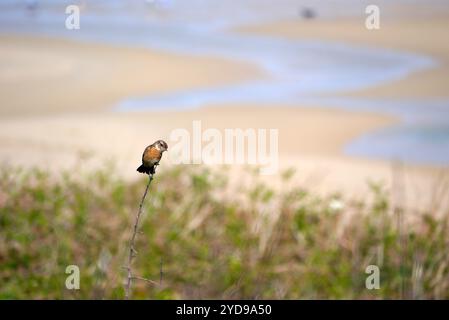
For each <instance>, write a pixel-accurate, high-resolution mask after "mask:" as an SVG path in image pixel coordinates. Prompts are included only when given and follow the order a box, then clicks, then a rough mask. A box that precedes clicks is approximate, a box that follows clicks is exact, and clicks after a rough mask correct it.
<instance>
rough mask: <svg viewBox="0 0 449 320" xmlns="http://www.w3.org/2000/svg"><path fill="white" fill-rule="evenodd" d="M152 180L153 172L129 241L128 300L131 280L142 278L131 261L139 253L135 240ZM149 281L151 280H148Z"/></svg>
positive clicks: (126, 289) (126, 288)
mask: <svg viewBox="0 0 449 320" xmlns="http://www.w3.org/2000/svg"><path fill="white" fill-rule="evenodd" d="M151 181H153V175H152V174H150V175H149V179H148V184H147V187H146V188H145V192H144V194H143V197H142V200H141V201H140V205H139V212H138V213H137V216H136V221H135V223H134V232H133V234H132V236H131V240H130V241H129V255H128V265H127V266H126V267H125V269H126V270H127V271H128V276H127V281H126V285H125V299H126V300H128V299H129V293H130V290H131V281H132V279H140V277H135V276H133V275H132V271H131V263H132V260H133V258H134V257H135V256H136V254H137V251H136V249H135V248H134V242H135V240H136V235H137V232H138V231H137V230H138V226H139V219H140V216H141V214H142V208H143V203H144V201H145V198H146V196H147V193H148V189H149V188H150V184H151ZM141 280H146V279H145V278H141ZM148 281H151V280H148Z"/></svg>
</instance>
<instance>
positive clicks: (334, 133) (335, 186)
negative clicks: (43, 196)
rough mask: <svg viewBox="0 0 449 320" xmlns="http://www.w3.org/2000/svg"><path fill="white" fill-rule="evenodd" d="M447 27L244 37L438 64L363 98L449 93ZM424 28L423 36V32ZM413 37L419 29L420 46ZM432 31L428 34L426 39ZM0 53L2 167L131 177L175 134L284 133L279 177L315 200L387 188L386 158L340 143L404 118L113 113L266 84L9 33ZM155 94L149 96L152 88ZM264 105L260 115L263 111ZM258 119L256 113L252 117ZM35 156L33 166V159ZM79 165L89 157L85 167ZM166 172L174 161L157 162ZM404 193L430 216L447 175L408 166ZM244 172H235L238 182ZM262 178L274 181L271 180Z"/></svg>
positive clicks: (195, 63) (243, 75) (132, 53)
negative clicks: (316, 43)
mask: <svg viewBox="0 0 449 320" xmlns="http://www.w3.org/2000/svg"><path fill="white" fill-rule="evenodd" d="M447 25H448V23H447V22H446V21H444V20H435V21H431V22H429V23H427V24H425V25H424V26H423V24H420V25H419V26H416V27H415V29H414V24H412V23H411V22H410V21H398V22H394V23H393V22H391V24H388V25H387V23H385V25H383V26H382V29H381V30H380V31H378V32H376V33H373V32H371V33H369V32H367V31H366V30H365V29H364V27H363V24H361V22H360V21H354V20H341V21H310V22H300V21H299V22H298V21H295V22H291V21H290V22H289V21H287V22H279V23H272V24H269V25H262V26H260V25H258V26H248V27H245V28H241V29H240V30H238V31H239V32H243V33H244V32H247V33H259V34H264V35H271V36H278V37H292V38H303V37H305V38H307V37H310V38H313V39H322V40H331V41H343V42H348V43H353V44H357V45H373V43H376V45H379V46H384V47H385V48H392V49H400V50H411V51H417V52H423V53H426V54H430V55H432V56H434V57H436V58H437V59H438V60H439V61H440V62H441V65H440V66H439V67H438V68H435V69H433V70H428V71H424V72H421V73H417V74H413V75H411V76H410V77H408V78H406V79H403V80H400V81H397V82H395V83H392V84H385V85H382V86H379V87H376V88H370V89H366V90H362V91H359V92H352V93H350V95H353V96H358V95H360V96H368V97H373V96H374V97H436V98H438V97H446V96H447V92H449V90H447V89H448V87H447V86H448V82H447V81H445V76H446V74H447V70H448V69H447V68H448V62H449V60H448V59H449V50H448V48H449V47H448V45H447V44H446V43H443V41H441V36H443V34H442V33H444V28H443V27H445V26H447ZM418 29H419V30H418ZM415 32H421V33H422V36H419V37H418V38H419V39H422V42H417V41H415V40H416V37H415ZM428 33H431V34H432V35H433V36H425V35H427V34H428ZM0 43H1V45H0V61H1V64H2V65H1V69H2V73H1V75H0V83H1V86H0V97H1V101H2V107H1V109H0V114H1V118H0V161H1V162H3V163H7V164H11V165H20V166H26V167H36V166H37V167H43V168H47V169H51V170H59V169H62V168H64V169H68V168H74V167H77V166H80V167H79V169H80V170H81V166H83V168H84V167H85V166H87V167H88V168H91V167H95V166H99V165H104V164H105V163H110V162H111V163H112V162H113V163H114V166H115V168H116V170H117V172H118V173H119V174H121V175H124V176H126V177H129V178H130V179H135V178H137V177H138V176H136V174H135V167H136V166H137V165H138V164H139V162H140V156H141V152H142V149H143V147H144V146H146V145H147V144H149V142H152V141H153V140H156V139H157V138H163V139H167V140H169V139H168V137H169V133H170V132H171V131H172V130H173V129H176V128H186V129H188V130H189V129H190V128H191V126H192V121H193V120H201V121H202V124H203V127H205V128H207V127H213V128H218V129H219V130H223V129H225V128H278V129H279V139H280V141H279V143H280V145H279V150H280V169H281V170H284V169H286V168H290V167H293V168H295V169H296V171H297V175H296V178H295V179H296V182H297V183H299V184H302V185H304V186H306V187H307V188H309V189H311V190H313V191H317V192H319V193H325V194H329V193H334V192H343V193H345V194H346V195H347V196H349V197H355V198H357V197H359V196H363V195H364V194H366V192H367V190H368V189H369V187H368V184H367V181H375V182H383V183H384V184H385V186H386V187H387V188H389V187H391V179H392V164H391V162H389V161H380V160H370V159H362V158H354V157H348V156H345V155H344V154H343V153H342V149H343V147H344V146H345V145H346V144H347V143H348V142H349V141H351V139H354V138H355V137H358V136H360V135H362V134H364V133H367V132H370V131H372V130H376V129H380V128H383V127H386V126H391V125H393V124H395V123H397V121H398V120H397V119H395V118H393V117H391V116H387V115H383V114H377V113H372V112H371V113H370V112H350V111H342V110H336V109H326V108H323V107H320V106H306V105H304V106H293V107H285V106H282V105H268V106H264V107H263V108H257V106H255V105H248V104H239V105H226V106H223V105H208V106H204V107H202V108H198V109H193V110H189V111H166V112H162V111H158V112H156V111H152V112H151V111H148V112H139V113H138V112H135V113H117V112H112V111H111V106H113V105H114V104H115V103H117V102H118V101H119V100H120V99H123V98H126V97H128V96H139V95H146V94H150V93H166V92H170V91H172V90H180V89H186V90H188V89H192V88H195V87H197V86H204V85H217V84H226V83H239V82H244V81H245V80H247V79H254V78H260V77H265V76H266V75H265V74H264V72H263V71H262V70H259V69H258V68H257V67H255V66H253V65H249V64H245V63H241V62H238V61H228V60H223V59H217V58H212V57H200V56H187V55H174V54H169V53H166V52H157V51H152V50H151V51H150V50H143V49H130V48H124V47H114V46H107V45H99V44H89V43H79V42H74V41H68V40H56V39H50V38H48V39H47V38H44V39H43V38H33V37H13V36H2V39H1V42H0ZM148 88H151V90H150V91H149V90H148ZM256 108H257V109H256ZM255 115H257V116H255ZM30 159H31V160H30ZM80 159H84V160H83V161H81V160H80ZM165 165H170V163H169V161H166V162H165V163H163V164H162V167H163V166H165ZM404 172H405V176H406V178H405V179H406V180H407V185H408V186H409V187H408V188H407V197H408V199H409V201H410V204H411V205H412V206H414V207H420V208H426V207H428V206H429V205H430V203H431V201H432V199H433V197H434V196H435V195H434V193H432V192H430V191H429V190H432V189H433V188H434V186H435V185H438V183H440V180H441V177H442V174H441V173H442V172H445V170H444V169H441V168H434V167H430V166H411V165H405V167H404ZM239 174H240V173H237V177H238V175H239ZM266 179H271V180H272V179H273V178H272V177H268V178H266Z"/></svg>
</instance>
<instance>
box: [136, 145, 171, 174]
mask: <svg viewBox="0 0 449 320" xmlns="http://www.w3.org/2000/svg"><path fill="white" fill-rule="evenodd" d="M167 149H168V145H167V143H166V142H165V141H164V140H158V141H156V142H155V143H153V144H151V145H149V146H148V147H146V148H145V151H144V152H143V155H142V165H141V166H140V167H138V168H137V171H139V172H141V173H146V174H148V175H149V174H154V172H155V168H156V166H157V165H158V164H159V161H160V160H161V158H162V153H163V152H164V151H167Z"/></svg>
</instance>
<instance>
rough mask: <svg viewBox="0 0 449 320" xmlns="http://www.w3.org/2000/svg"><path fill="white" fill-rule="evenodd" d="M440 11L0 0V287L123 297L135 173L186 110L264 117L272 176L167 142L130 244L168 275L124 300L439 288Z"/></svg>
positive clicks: (142, 261)
mask: <svg viewBox="0 0 449 320" xmlns="http://www.w3.org/2000/svg"><path fill="white" fill-rule="evenodd" d="M70 5H76V6H77V7H76V8H78V9H79V14H80V15H79V28H74V29H73V28H70V27H69V28H68V27H67V21H68V19H69V25H70V23H73V21H74V20H72V19H71V14H73V12H72V11H66V9H67V7H68V6H70ZM369 5H376V6H377V7H378V8H379V28H378V29H369V28H367V25H366V21H367V19H368V20H369V21H371V20H370V15H371V12H367V11H366V10H367V7H368V6H369ZM448 16H449V1H447V0H430V1H423V0H414V1H405V0H398V1H394V2H391V1H386V0H385V1H384V0H379V1H376V2H375V3H373V1H364V0H344V1H332V0H322V1H319V2H318V1H305V0H304V1H303V0H278V1H274V0H244V1H238V2H235V3H234V2H230V1H224V0H190V1H186V0H184V1H178V0H147V1H143V0H132V1H131V0H130V1H120V0H107V1H106V0H104V1H102V0H92V1H87V0H85V1H63V0H47V1H44V0H42V1H40V0H28V1H27V0H23V1H20V0H19V1H9V0H2V1H1V2H0V101H1V105H0V166H1V172H2V175H1V184H0V186H1V187H0V228H1V229H0V231H1V232H0V283H2V286H1V288H0V298H36V299H41V298H55V299H64V298H96V299H101V298H121V297H123V289H122V282H123V281H122V280H123V279H122V278H123V277H124V274H123V270H122V269H121V266H122V265H123V261H124V258H125V252H126V245H127V239H128V238H129V235H130V234H129V232H130V227H131V222H132V221H133V217H134V214H135V213H136V210H137V207H138V202H139V197H140V196H141V192H143V189H144V181H143V178H142V177H139V175H138V174H137V173H136V172H135V168H136V167H137V166H138V165H139V164H140V161H141V154H142V151H143V149H144V147H145V146H147V145H149V144H151V143H152V142H154V141H155V140H157V139H164V140H166V141H167V142H168V145H169V146H170V145H171V144H172V143H173V141H170V133H171V132H173V130H175V129H178V128H185V129H187V130H188V131H191V130H192V121H194V120H200V121H201V123H202V127H203V129H207V128H216V129H218V130H220V131H221V132H223V130H224V129H226V128H231V129H233V128H243V129H248V128H249V129H256V130H257V129H270V128H273V129H278V130H279V173H278V174H276V175H272V176H261V175H260V174H259V172H258V168H257V167H256V166H251V165H243V166H242V165H235V166H233V165H232V166H229V165H228V166H224V165H207V166H206V165H186V166H179V165H176V164H175V163H174V161H173V160H174V159H173V158H172V157H171V156H170V152H168V154H167V155H164V158H163V161H162V163H161V166H160V168H159V172H161V173H160V174H158V175H157V176H156V177H157V179H156V181H155V184H154V187H153V188H154V190H152V191H150V197H149V199H150V200H148V203H147V206H146V211H145V213H146V214H145V219H144V221H143V226H142V231H143V234H142V235H139V244H138V246H139V247H140V248H141V250H138V251H139V256H138V258H137V259H136V260H137V261H136V269H137V270H138V271H139V272H141V274H142V275H143V276H146V277H149V278H157V279H159V274H160V268H161V267H160V265H161V264H162V265H163V268H165V269H164V270H165V271H164V272H163V274H164V280H163V281H162V282H161V284H160V285H158V286H148V284H147V283H136V284H135V292H134V296H133V297H134V298H141V299H145V298H251V299H253V298H256V299H257V298H363V299H365V298H367V299H371V298H373V299H376V298H447V297H448V291H447V288H448V286H449V278H448V277H449V269H448V265H449V257H448V254H447V253H446V250H445V246H446V245H447V243H448V240H449V239H448V238H447V235H446V234H447V214H448V205H449V203H448V201H449V200H448V199H449V197H448V188H449V179H448V178H449V177H448V170H447V167H448V165H449V99H448V93H449V81H448V79H449V78H448V76H449V72H448V70H449V69H448V63H449V45H448V42H447V41H446V40H445V39H446V37H447V35H446V33H447V31H448V27H449V19H448ZM169 151H170V149H169ZM140 178H141V179H142V180H140ZM161 261H163V263H161ZM70 264H75V265H79V266H80V270H81V289H80V290H77V291H71V290H68V289H66V288H65V286H64V283H65V277H66V274H65V273H64V271H65V267H66V266H67V265H70ZM370 264H375V265H378V266H379V267H380V270H381V277H382V283H381V288H380V289H379V290H367V289H366V287H365V278H366V273H365V268H366V267H367V266H368V265H370Z"/></svg>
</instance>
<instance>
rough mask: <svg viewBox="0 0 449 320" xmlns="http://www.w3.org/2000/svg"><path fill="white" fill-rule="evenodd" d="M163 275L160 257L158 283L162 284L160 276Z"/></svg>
mask: <svg viewBox="0 0 449 320" xmlns="http://www.w3.org/2000/svg"><path fill="white" fill-rule="evenodd" d="M163 276H164V272H163V271H162V258H161V264H160V268H159V285H160V286H161V285H162V277H163Z"/></svg>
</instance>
